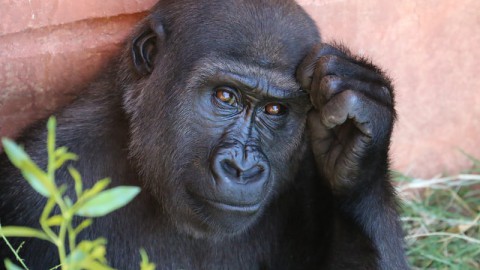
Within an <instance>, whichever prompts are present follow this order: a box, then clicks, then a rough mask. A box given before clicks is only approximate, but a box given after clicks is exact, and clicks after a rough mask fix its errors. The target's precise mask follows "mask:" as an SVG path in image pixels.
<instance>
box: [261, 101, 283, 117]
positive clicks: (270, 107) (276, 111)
mask: <svg viewBox="0 0 480 270" xmlns="http://www.w3.org/2000/svg"><path fill="white" fill-rule="evenodd" d="M286 112H287V107H285V106H284V105H282V104H280V103H269V104H267V105H266V106H265V113H266V114H269V115H283V114H285V113H286Z"/></svg>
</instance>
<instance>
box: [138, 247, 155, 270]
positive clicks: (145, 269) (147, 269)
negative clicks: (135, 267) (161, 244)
mask: <svg viewBox="0 0 480 270" xmlns="http://www.w3.org/2000/svg"><path fill="white" fill-rule="evenodd" d="M140 257H141V258H142V261H141V262H140V270H155V264H154V263H151V262H149V260H148V255H147V252H146V251H145V249H143V248H141V249H140Z"/></svg>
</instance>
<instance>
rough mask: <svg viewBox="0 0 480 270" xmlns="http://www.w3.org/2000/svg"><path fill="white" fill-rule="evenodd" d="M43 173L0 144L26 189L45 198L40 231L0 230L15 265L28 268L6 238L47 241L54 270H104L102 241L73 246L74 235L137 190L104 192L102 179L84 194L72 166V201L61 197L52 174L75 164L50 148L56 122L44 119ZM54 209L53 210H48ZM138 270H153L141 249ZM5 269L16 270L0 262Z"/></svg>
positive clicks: (65, 152) (70, 156)
mask: <svg viewBox="0 0 480 270" xmlns="http://www.w3.org/2000/svg"><path fill="white" fill-rule="evenodd" d="M47 128H48V138H47V153H48V165H47V170H46V171H43V170H42V169H40V168H39V167H38V166H37V165H36V164H35V163H34V162H33V161H32V160H31V159H30V157H29V156H28V154H27V153H26V152H25V151H24V150H23V149H22V147H20V146H18V145H17V144H15V143H14V142H13V141H11V140H9V139H6V138H4V139H2V143H3V147H4V150H5V152H6V154H7V156H8V158H9V159H10V161H11V162H12V163H13V164H14V165H15V166H16V167H17V168H18V169H20V171H21V173H22V175H23V177H24V178H25V179H26V181H27V182H28V183H29V184H30V186H31V187H32V188H33V189H34V190H35V191H36V192H38V193H39V194H41V195H42V196H44V197H46V198H47V202H46V204H45V207H44V209H43V211H42V214H41V217H40V227H41V229H40V230H39V229H34V228H29V227H19V226H6V227H1V226H0V236H1V237H2V238H3V240H4V241H5V243H6V244H7V246H8V247H9V248H10V250H11V251H12V252H13V253H14V255H15V258H16V259H17V261H18V263H20V265H21V266H22V267H23V268H24V269H28V268H27V266H26V265H25V262H24V261H23V260H22V259H21V257H20V256H19V252H18V251H19V249H20V248H21V246H20V247H19V248H17V249H14V248H13V246H12V245H11V244H10V242H9V241H8V240H7V237H33V238H38V239H41V240H45V241H49V242H51V243H52V244H53V245H55V246H56V247H57V250H58V256H59V259H60V264H59V265H58V266H57V267H54V268H61V269H62V270H65V269H68V270H80V269H85V270H104V269H105V270H107V269H112V268H111V267H109V266H108V265H107V261H106V258H105V255H106V239H104V238H98V239H95V240H82V241H80V242H79V243H77V236H78V234H79V233H80V232H81V231H82V230H84V229H85V228H87V227H89V226H90V225H91V224H92V222H93V220H92V218H95V217H100V216H104V215H106V214H109V213H111V212H112V211H115V210H116V209H118V208H120V207H123V206H124V205H126V204H127V203H129V202H130V201H131V200H132V199H133V198H134V197H135V196H136V195H137V194H138V193H139V192H140V188H138V187H128V186H119V187H115V188H112V189H108V190H106V187H107V186H108V184H109V183H110V179H108V178H105V179H102V180H99V181H97V182H96V183H95V184H94V185H93V187H91V188H90V189H84V188H83V183H82V177H81V175H80V173H79V172H78V171H77V170H76V169H75V168H74V167H72V166H70V167H68V171H69V173H70V176H71V177H72V179H73V185H74V189H75V194H76V200H73V199H72V198H70V197H69V196H68V195H66V194H65V191H66V190H67V184H61V185H57V182H56V180H55V171H56V170H58V169H59V168H60V167H61V166H63V165H64V164H65V162H67V161H75V160H77V156H76V155H75V154H73V153H71V152H69V151H68V149H67V148H66V147H60V148H56V146H55V128H56V120H55V118H54V117H51V118H50V119H49V120H48V124H47ZM56 208H57V209H59V213H56V212H58V211H55V210H54V209H56ZM75 216H78V217H83V218H85V219H84V220H83V221H81V222H80V223H79V224H78V225H77V226H74V225H73V223H72V219H73V218H74V217H75ZM141 258H142V262H141V264H140V265H141V269H142V270H153V269H155V265H154V264H152V263H150V262H148V257H147V255H146V253H145V251H144V250H141ZM5 267H6V268H7V269H8V270H17V269H22V268H20V267H18V266H17V265H15V264H14V263H12V262H11V261H10V260H8V259H6V260H5Z"/></svg>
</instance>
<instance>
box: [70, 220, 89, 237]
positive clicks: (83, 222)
mask: <svg viewBox="0 0 480 270" xmlns="http://www.w3.org/2000/svg"><path fill="white" fill-rule="evenodd" d="M92 222H93V221H92V220H91V219H85V220H84V221H82V223H80V225H78V226H77V228H75V229H74V230H73V232H74V233H75V234H79V233H80V232H81V231H83V230H84V229H85V228H87V227H88V226H90V225H92Z"/></svg>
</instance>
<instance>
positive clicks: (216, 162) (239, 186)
mask: <svg viewBox="0 0 480 270" xmlns="http://www.w3.org/2000/svg"><path fill="white" fill-rule="evenodd" d="M212 172H213V175H214V178H215V183H216V185H215V193H216V194H215V197H216V198H217V199H219V200H220V201H222V202H224V203H227V204H231V205H253V204H257V203H258V202H260V201H261V199H262V198H263V196H264V193H265V192H266V187H267V182H268V178H269V174H270V166H269V164H268V161H267V159H266V157H265V156H264V154H263V153H262V152H261V151H260V150H259V149H258V148H255V147H250V146H246V147H244V146H242V145H241V144H234V145H227V146H225V147H222V148H220V149H218V150H217V151H216V153H215V155H214V158H213V160H212Z"/></svg>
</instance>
